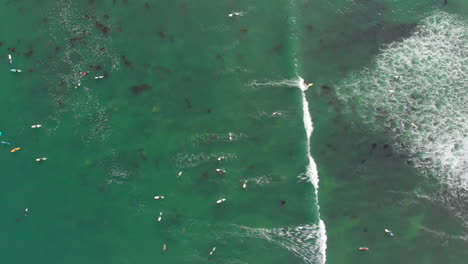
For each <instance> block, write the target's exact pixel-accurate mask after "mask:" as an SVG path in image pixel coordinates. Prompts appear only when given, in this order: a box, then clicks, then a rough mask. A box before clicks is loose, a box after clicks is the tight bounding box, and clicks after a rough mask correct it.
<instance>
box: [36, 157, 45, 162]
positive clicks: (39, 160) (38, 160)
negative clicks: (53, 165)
mask: <svg viewBox="0 0 468 264" xmlns="http://www.w3.org/2000/svg"><path fill="white" fill-rule="evenodd" d="M46 160H47V158H46V157H42V158H37V159H36V161H37V162H41V161H46Z"/></svg>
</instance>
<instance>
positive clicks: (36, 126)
mask: <svg viewBox="0 0 468 264" xmlns="http://www.w3.org/2000/svg"><path fill="white" fill-rule="evenodd" d="M41 126H42V125H39V124H37V125H32V126H31V128H40V127H41Z"/></svg>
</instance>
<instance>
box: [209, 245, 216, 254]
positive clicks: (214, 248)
mask: <svg viewBox="0 0 468 264" xmlns="http://www.w3.org/2000/svg"><path fill="white" fill-rule="evenodd" d="M215 251H216V247H213V248H212V249H211V251H210V256H211V255H213V253H214V252H215Z"/></svg>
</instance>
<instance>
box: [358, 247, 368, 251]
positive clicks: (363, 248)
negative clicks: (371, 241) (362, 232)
mask: <svg viewBox="0 0 468 264" xmlns="http://www.w3.org/2000/svg"><path fill="white" fill-rule="evenodd" d="M358 249H359V251H369V248H368V247H360V248H358Z"/></svg>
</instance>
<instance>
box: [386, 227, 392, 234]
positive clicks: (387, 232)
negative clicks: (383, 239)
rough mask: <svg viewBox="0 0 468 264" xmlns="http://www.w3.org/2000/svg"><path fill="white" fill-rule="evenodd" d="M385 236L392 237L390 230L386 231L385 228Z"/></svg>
mask: <svg viewBox="0 0 468 264" xmlns="http://www.w3.org/2000/svg"><path fill="white" fill-rule="evenodd" d="M385 234H386V235H388V236H393V232H392V231H391V230H388V229H387V228H385Z"/></svg>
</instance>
